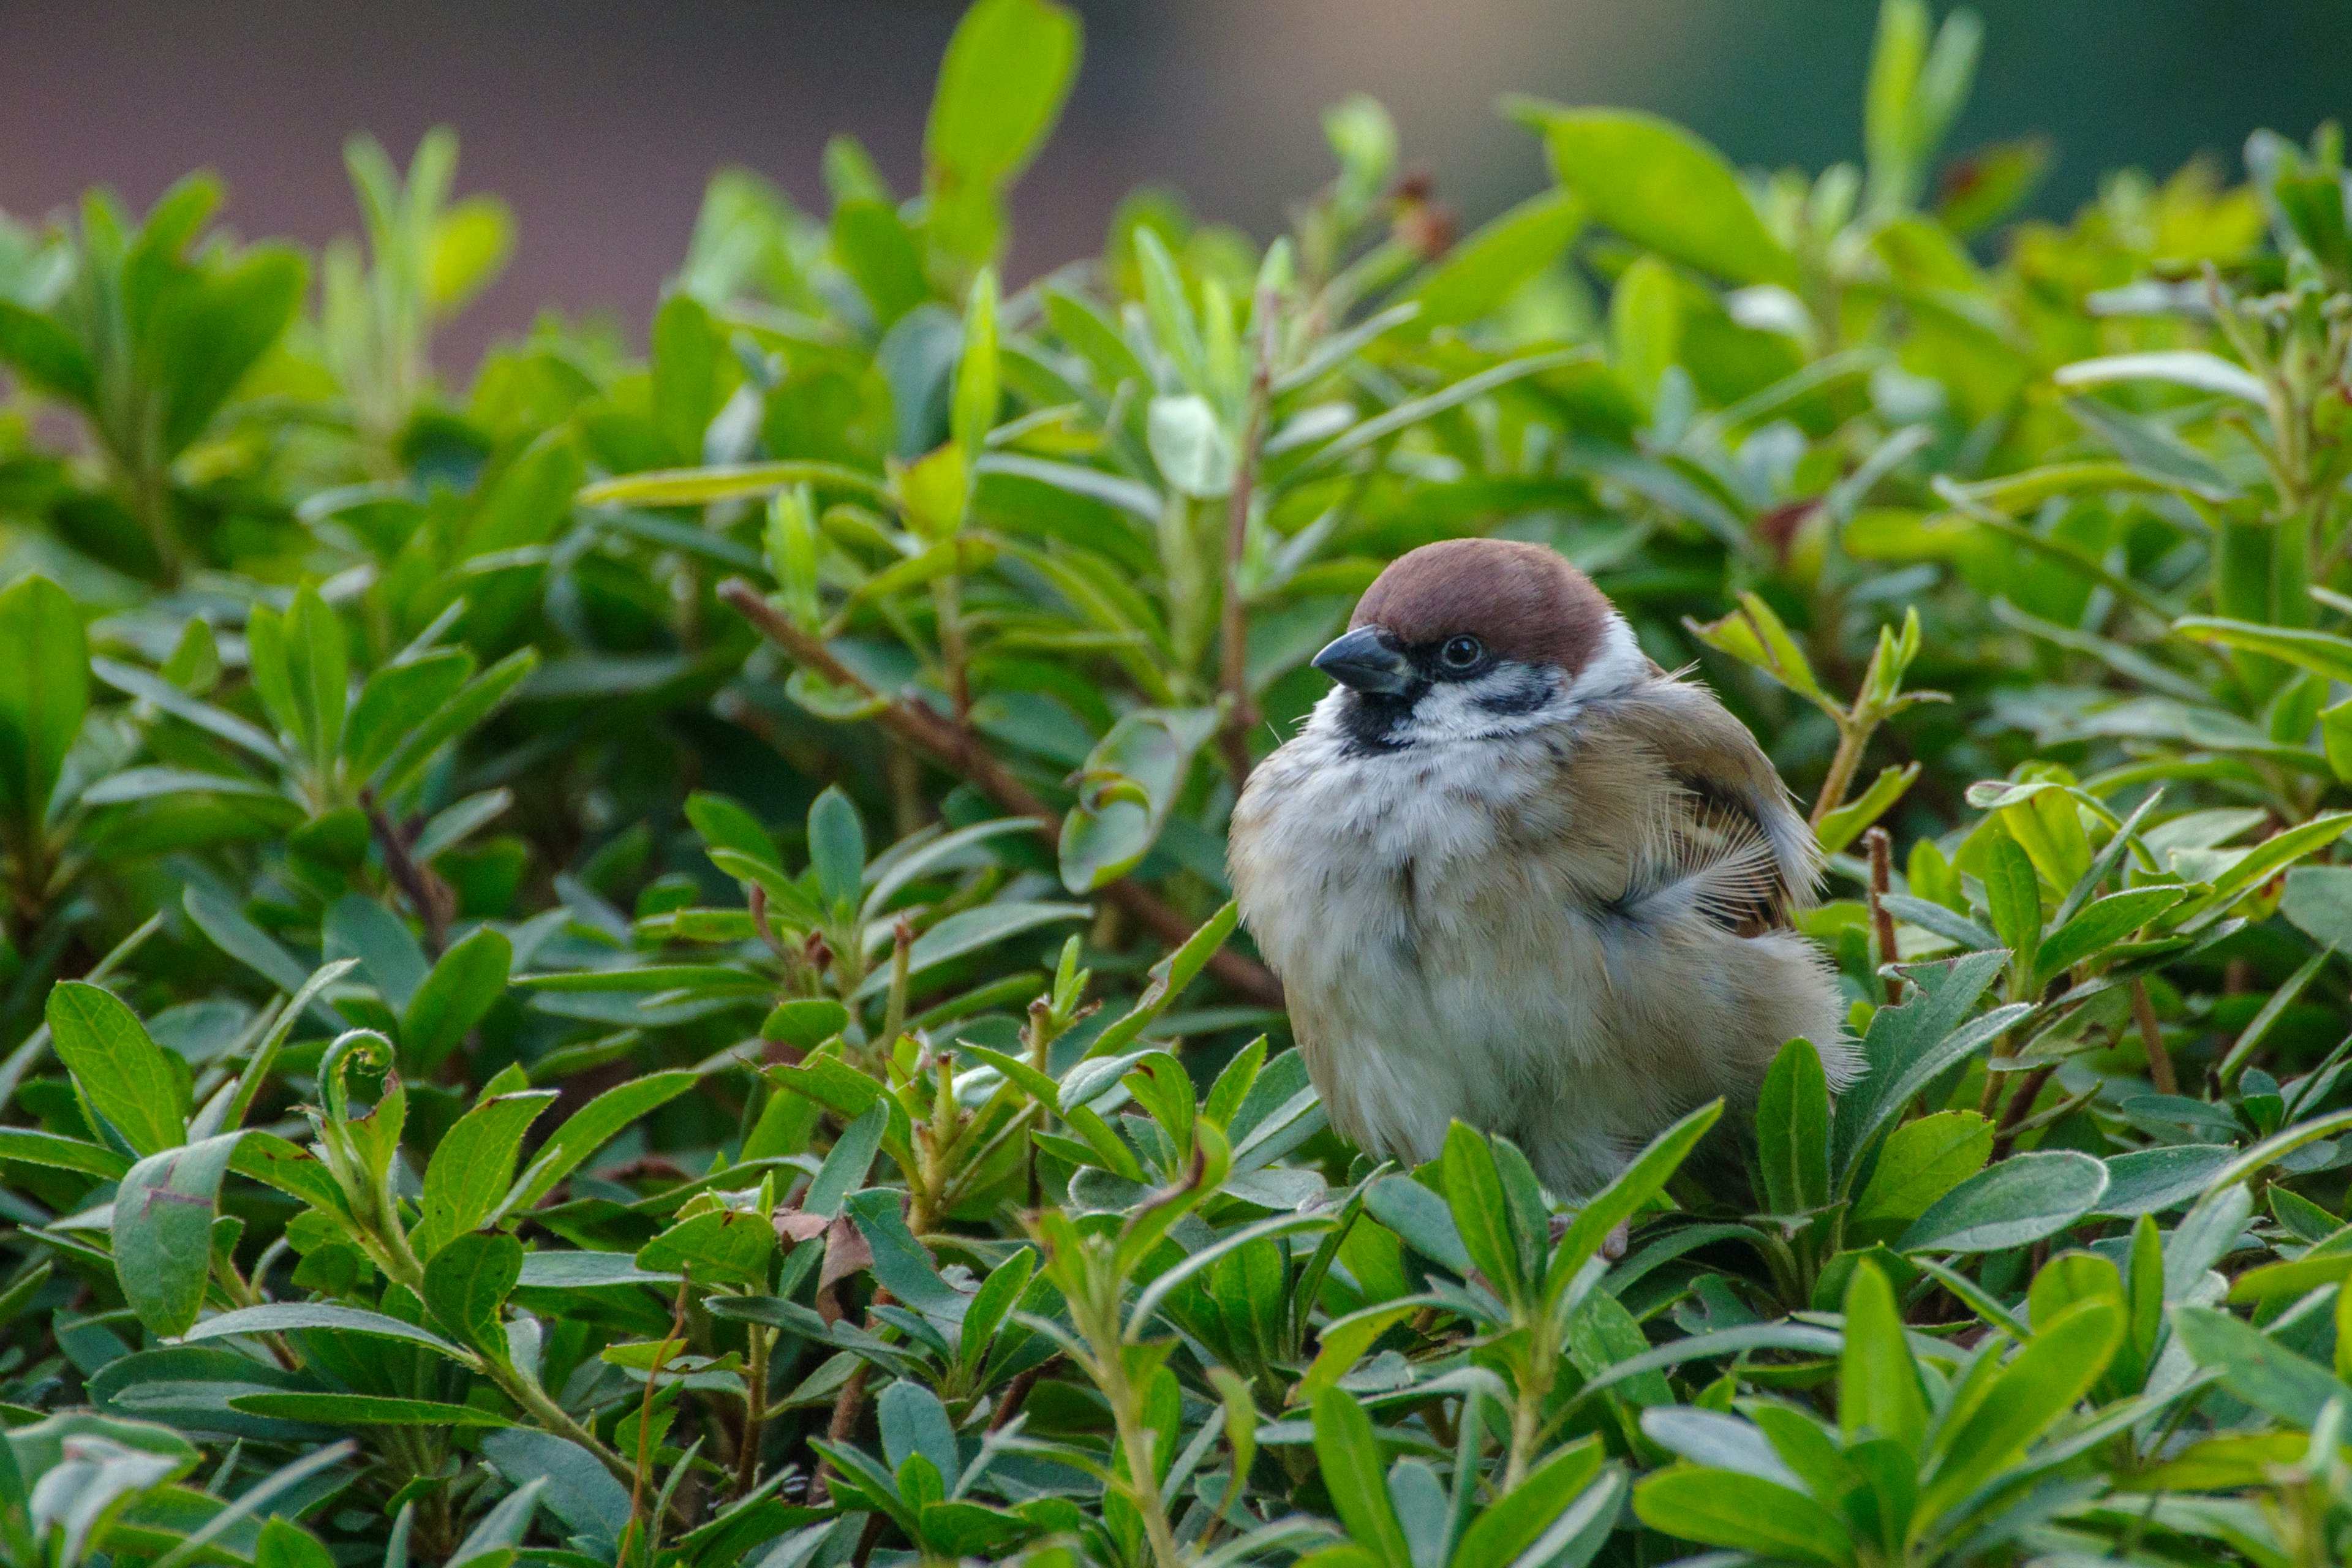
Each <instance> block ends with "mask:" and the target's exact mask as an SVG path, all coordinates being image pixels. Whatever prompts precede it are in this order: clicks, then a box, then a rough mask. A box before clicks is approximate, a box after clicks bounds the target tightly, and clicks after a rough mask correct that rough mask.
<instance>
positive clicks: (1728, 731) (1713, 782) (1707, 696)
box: [1592, 680, 1820, 936]
mask: <svg viewBox="0 0 2352 1568" xmlns="http://www.w3.org/2000/svg"><path fill="white" fill-rule="evenodd" d="M1594 718H1595V719H1596V720H1597V721H1599V723H1598V726H1597V727H1598V728H1599V729H1601V730H1602V731H1614V734H1613V736H1611V737H1609V740H1603V737H1602V735H1601V734H1595V735H1593V737H1592V738H1593V739H1594V740H1596V741H1602V742H1603V743H1604V744H1605V743H1609V741H1610V740H1613V741H1614V742H1616V743H1621V744H1622V743H1627V742H1631V743H1633V744H1635V745H1638V746H1640V747H1642V748H1643V749H1644V750H1646V751H1648V752H1652V753H1653V754H1654V756H1655V757H1656V759H1657V761H1658V763H1659V765H1660V766H1661V768H1662V770H1663V772H1664V774H1665V776H1666V779H1668V780H1671V781H1672V785H1673V786H1674V787H1671V788H1669V789H1667V790H1665V791H1664V792H1663V794H1664V800H1663V801H1662V802H1661V804H1660V805H1659V807H1658V808H1657V809H1656V811H1655V813H1654V816H1653V817H1652V820H1651V823H1650V825H1649V829H1650V831H1649V833H1648V834H1647V835H1646V837H1648V839H1649V844H1648V846H1647V847H1646V849H1645V853H1643V855H1642V856H1641V858H1640V868H1639V869H1638V870H1637V872H1636V874H1635V876H1634V878H1633V887H1632V888H1630V889H1628V890H1629V893H1639V892H1641V891H1642V890H1643V889H1658V890H1663V889H1672V891H1673V896H1675V897H1676V898H1678V899H1681V900H1685V901H1686V902H1687V903H1689V904H1690V905H1691V906H1693V907H1694V908H1696V910H1698V912H1700V913H1702V914H1703V915H1705V916H1706V919H1708V920H1709V921H1713V922H1714V923H1716V924H1717V925H1720V926H1722V927H1723V928H1724V929H1726V930H1727V931H1736V932H1738V934H1740V935H1742V936H1753V935H1756V934H1758V933H1759V932H1761V931H1770V930H1774V929H1777V928H1781V927H1786V926H1788V925H1789V924H1790V921H1791V919H1792V918H1793V916H1794V914H1795V913H1796V911H1798V910H1801V909H1803V908H1804V907H1805V906H1806V905H1807V904H1808V903H1810V902H1811V894H1812V889H1813V881H1814V879H1815V877H1816V876H1817V875H1818V872H1819V861H1820V850H1819V848H1818V847H1817V846H1816V844H1815V842H1814V839H1813V836H1812V832H1811V829H1810V828H1808V827H1807V826H1806V825H1805V822H1804V819H1803V818H1802V817H1801V816H1798V815H1797V813H1796V811H1795V810H1794V808H1793V807H1792V806H1791V805H1790V801H1789V792H1788V789H1787V787H1786V786H1785V785H1783V784H1781V782H1780V773H1778V772H1777V771H1775V770H1774V768H1773V766H1772V763H1771V762H1770V760H1769V758H1767V757H1766V756H1765V755H1764V752H1763V750H1762V749H1761V748H1760V747H1759V746H1758V745H1757V744H1756V739H1755V737H1754V736H1752V735H1750V734H1749V733H1748V730H1747V727H1746V726H1744V725H1743V724H1741V723H1740V722H1739V721H1738V720H1737V719H1735V718H1733V717H1732V716H1731V714H1730V712H1729V711H1728V710H1727V709H1725V708H1724V706H1723V705H1722V704H1721V703H1720V702H1717V700H1715V697H1714V695H1713V694H1712V693H1711V692H1709V691H1707V690H1706V689H1705V688H1704V687H1699V686H1693V685H1686V684H1684V683H1682V682H1678V681H1663V680H1661V681H1655V682H1646V683H1644V684H1643V686H1641V687H1640V688H1639V689H1637V690H1636V691H1635V692H1634V693H1633V695H1632V696H1630V697H1628V698H1626V699H1624V700H1621V701H1618V702H1615V703H1612V704H1611V705H1610V708H1609V710H1608V711H1607V713H1606V714H1605V715H1594ZM1662 782H1663V781H1662ZM1648 896H1651V897H1658V896H1661V893H1660V892H1659V891H1651V892H1649V894H1648Z"/></svg>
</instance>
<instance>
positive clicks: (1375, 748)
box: [1339, 681, 1429, 757]
mask: <svg viewBox="0 0 2352 1568" xmlns="http://www.w3.org/2000/svg"><path fill="white" fill-rule="evenodd" d="M1428 689H1429V687H1428V685H1427V683H1426V682H1423V681H1415V682H1414V683H1413V684H1412V686H1410V687H1408V688H1406V689H1404V690H1402V691H1400V692H1397V693H1395V694H1393V695H1391V694H1390V693H1387V692H1379V691H1350V692H1349V693H1348V694H1347V696H1346V697H1345V698H1343V699H1342V700H1340V703H1339V733H1340V734H1341V735H1342V736H1343V737H1345V741H1346V745H1345V751H1346V754H1348V755H1349V756H1351V757H1360V756H1366V755H1371V754H1375V753H1378V752H1401V751H1402V750H1404V748H1405V745H1406V742H1402V741H1400V740H1397V739H1395V738H1394V735H1393V733H1392V731H1394V730H1395V729H1396V727H1397V726H1398V725H1399V724H1402V722H1404V721H1405V720H1406V718H1407V717H1409V716H1410V715H1411V714H1412V705H1413V704H1414V703H1416V702H1418V701H1420V700H1421V694H1422V693H1423V692H1424V691H1426V690H1428Z"/></svg>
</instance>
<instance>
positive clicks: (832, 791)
mask: <svg viewBox="0 0 2352 1568" xmlns="http://www.w3.org/2000/svg"><path fill="white" fill-rule="evenodd" d="M808 846H809V864H810V866H811V867H812V868H814V870H815V871H816V886H817V896H818V897H819V898H821V899H823V900H824V902H825V905H826V907H827V908H839V907H842V906H845V905H846V906H849V907H852V908H854V907H855V906H856V901H857V889H858V887H859V884H860V883H861V882H862V881H863V880H864V879H865V876H866V825H865V823H863V822H861V821H860V820H859V819H858V816H857V808H856V806H855V805H851V804H850V803H849V797H848V796H847V795H844V794H842V793H841V787H840V786H839V785H838V784H835V785H832V786H829V787H828V788H827V789H826V790H825V792H824V794H823V795H818V796H817V797H816V804H815V805H812V806H810V807H809V814H808Z"/></svg>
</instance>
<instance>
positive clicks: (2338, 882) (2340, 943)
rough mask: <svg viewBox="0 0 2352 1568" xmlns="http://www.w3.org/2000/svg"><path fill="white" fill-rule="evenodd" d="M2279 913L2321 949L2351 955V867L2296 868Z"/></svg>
mask: <svg viewBox="0 0 2352 1568" xmlns="http://www.w3.org/2000/svg"><path fill="white" fill-rule="evenodd" d="M2279 912H2280V913H2281V914H2283V915H2284V916H2286V918H2287V919H2288V920H2289V921H2292V922H2293V923H2294V928H2295V929H2296V930H2297V931H2301V932H2303V934H2304V935H2305V936H2307V937H2309V938H2311V940H2312V941H2314V942H2317V943H2319V944H2320V945H2321V946H2322V947H2325V948H2327V949H2329V950H2331V951H2333V952H2352V866H2297V867H2296V868H2294V870H2292V871H2289V872H2288V873H2287V874H2286V891H2285V894H2284V896H2283V897H2282V898H2281V899H2280V900H2279Z"/></svg>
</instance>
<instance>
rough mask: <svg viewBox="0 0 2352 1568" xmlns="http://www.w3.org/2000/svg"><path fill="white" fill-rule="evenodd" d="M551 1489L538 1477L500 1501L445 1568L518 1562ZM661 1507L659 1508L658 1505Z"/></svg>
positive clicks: (497, 1567) (490, 1566) (460, 1544)
mask: <svg viewBox="0 0 2352 1568" xmlns="http://www.w3.org/2000/svg"><path fill="white" fill-rule="evenodd" d="M546 1489H547V1482H546V1481H545V1480H544V1479H541V1478H540V1477H537V1476H534V1477H532V1478H531V1479H530V1480H527V1481H525V1482H523V1484H522V1485H520V1486H519V1487H517V1488H516V1489H514V1490H513V1491H511V1492H509V1493H508V1494H507V1495H506V1496H505V1497H504V1498H501V1499H500V1500H499V1504H498V1506H497V1507H496V1508H493V1509H492V1510H490V1511H489V1512H488V1513H486V1514H484V1515H483V1516H482V1519H481V1522H480V1523H478V1524H477V1525H475V1526H474V1528H473V1529H472V1530H471V1531H468V1532H467V1536H466V1539H465V1540H463V1541H461V1542H458V1543H457V1551H455V1552H451V1553H450V1554H449V1558H448V1561H447V1562H446V1563H444V1564H443V1565H442V1568H466V1565H467V1563H483V1564H485V1568H506V1564H508V1563H511V1562H513V1561H514V1555H515V1548H517V1547H518V1546H520V1545H521V1544H522V1538H523V1535H524V1532H526V1531H529V1530H530V1521H531V1516H532V1515H533V1514H535V1513H537V1512H538V1511H539V1494H540V1493H541V1492H542V1491H545V1490H546ZM656 1506H658V1505H656Z"/></svg>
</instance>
